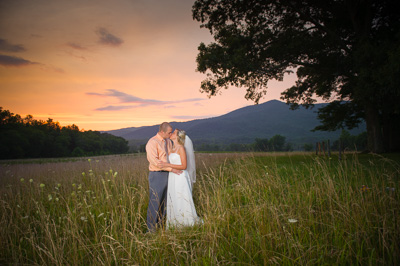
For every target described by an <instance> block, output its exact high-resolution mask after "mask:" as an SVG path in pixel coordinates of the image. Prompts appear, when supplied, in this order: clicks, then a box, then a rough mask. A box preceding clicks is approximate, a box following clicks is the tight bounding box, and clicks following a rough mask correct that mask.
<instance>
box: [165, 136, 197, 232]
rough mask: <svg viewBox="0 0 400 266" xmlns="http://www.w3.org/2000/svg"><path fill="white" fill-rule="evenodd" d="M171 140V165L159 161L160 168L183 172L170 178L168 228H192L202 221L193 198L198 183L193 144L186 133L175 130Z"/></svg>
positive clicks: (170, 175)
mask: <svg viewBox="0 0 400 266" xmlns="http://www.w3.org/2000/svg"><path fill="white" fill-rule="evenodd" d="M170 139H171V140H172V141H173V144H174V145H173V147H174V148H173V149H172V151H171V153H170V155H169V157H168V158H169V163H166V162H161V161H159V163H158V166H159V167H160V168H165V167H171V168H175V169H177V170H182V173H181V174H179V175H177V174H174V173H172V172H170V173H169V177H168V194H167V228H168V227H171V226H191V225H194V224H195V223H197V222H202V220H201V219H200V218H199V217H198V216H197V213H196V209H195V207H194V203H193V197H192V183H194V182H196V164H195V160H194V150H193V143H192V140H191V139H190V138H189V136H187V135H186V132H185V131H183V130H179V129H175V131H174V132H173V133H172V135H171V137H170Z"/></svg>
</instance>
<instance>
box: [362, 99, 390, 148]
mask: <svg viewBox="0 0 400 266" xmlns="http://www.w3.org/2000/svg"><path fill="white" fill-rule="evenodd" d="M365 122H366V124H367V135H368V150H369V151H370V152H374V153H382V152H384V151H385V149H384V144H383V134H382V127H381V124H380V120H379V113H378V110H376V109H375V108H374V106H373V105H372V104H366V105H365Z"/></svg>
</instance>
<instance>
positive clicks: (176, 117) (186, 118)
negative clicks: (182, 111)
mask: <svg viewBox="0 0 400 266" xmlns="http://www.w3.org/2000/svg"><path fill="white" fill-rule="evenodd" d="M209 117H212V116H209V115H203V116H194V115H174V116H171V118H172V119H180V120H188V119H203V118H209Z"/></svg>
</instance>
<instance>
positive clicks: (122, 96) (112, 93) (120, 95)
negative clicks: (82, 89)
mask: <svg viewBox="0 0 400 266" xmlns="http://www.w3.org/2000/svg"><path fill="white" fill-rule="evenodd" d="M86 94H87V95H92V96H101V97H115V98H117V99H119V101H120V103H135V104H136V105H128V106H127V105H124V106H115V105H110V106H106V107H101V108H97V109H96V110H97V111H118V110H123V109H131V108H137V107H144V106H149V105H164V106H166V107H167V108H171V107H173V105H171V104H175V103H184V102H198V101H202V100H204V99H202V98H192V99H184V100H178V101H159V100H154V99H142V98H139V97H136V96H133V95H129V94H127V93H124V92H121V91H117V90H107V92H106V93H97V92H88V93H86Z"/></svg>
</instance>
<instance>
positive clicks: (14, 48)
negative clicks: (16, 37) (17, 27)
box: [0, 39, 26, 52]
mask: <svg viewBox="0 0 400 266" xmlns="http://www.w3.org/2000/svg"><path fill="white" fill-rule="evenodd" d="M0 51H3V52H24V51H26V49H25V47H24V46H23V45H21V44H11V43H9V42H8V41H7V40H5V39H0Z"/></svg>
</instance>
